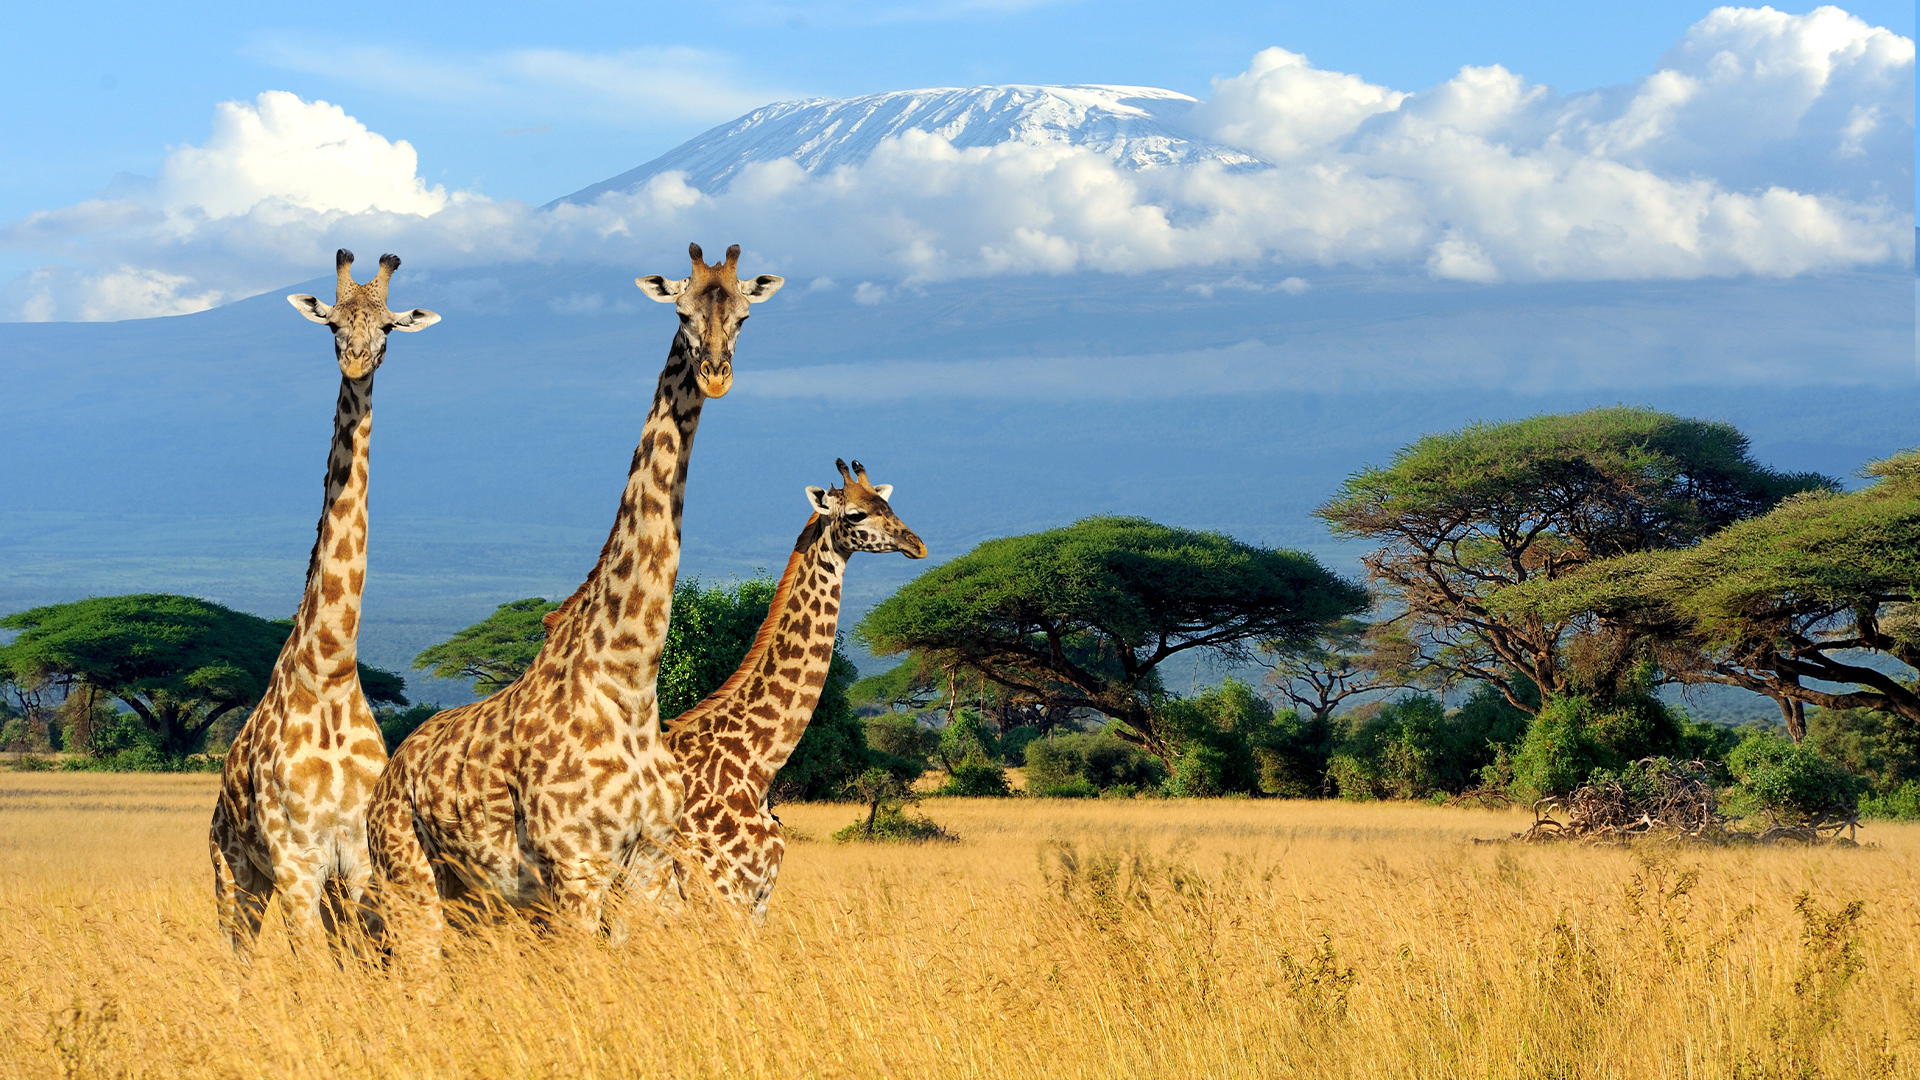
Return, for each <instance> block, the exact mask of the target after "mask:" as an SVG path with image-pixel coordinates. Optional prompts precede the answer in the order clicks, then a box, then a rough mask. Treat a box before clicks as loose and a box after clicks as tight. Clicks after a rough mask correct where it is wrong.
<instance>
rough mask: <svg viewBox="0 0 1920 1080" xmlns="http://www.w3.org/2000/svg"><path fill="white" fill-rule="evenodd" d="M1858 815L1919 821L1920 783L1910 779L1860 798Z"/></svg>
mask: <svg viewBox="0 0 1920 1080" xmlns="http://www.w3.org/2000/svg"><path fill="white" fill-rule="evenodd" d="M1860 816H1861V817H1863V818H1865V817H1870V818H1888V819H1891V820H1893V821H1920V783H1916V782H1914V781H1912V780H1909V781H1907V782H1906V783H1904V784H1901V785H1900V786H1899V787H1897V788H1894V789H1893V790H1892V791H1889V792H1886V793H1885V794H1882V795H1866V796H1863V797H1862V798H1861V799H1860Z"/></svg>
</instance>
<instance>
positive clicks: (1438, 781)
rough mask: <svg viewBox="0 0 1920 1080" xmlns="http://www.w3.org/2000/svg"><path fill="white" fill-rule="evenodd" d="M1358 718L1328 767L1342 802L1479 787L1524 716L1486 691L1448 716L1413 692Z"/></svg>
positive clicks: (1518, 731) (1522, 725) (1515, 738)
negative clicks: (1362, 717)
mask: <svg viewBox="0 0 1920 1080" xmlns="http://www.w3.org/2000/svg"><path fill="white" fill-rule="evenodd" d="M1361 716H1364V717H1365V718H1364V719H1359V718H1358V717H1356V718H1355V719H1359V722H1358V723H1357V724H1353V726H1352V727H1351V728H1350V729H1349V732H1348V734H1347V736H1346V738H1344V739H1343V740H1341V742H1340V744H1339V746H1338V747H1337V748H1336V750H1335V751H1334V753H1333V754H1332V755H1331V756H1330V757H1329V759H1328V762H1327V779H1328V783H1329V785H1330V786H1333V787H1334V788H1336V789H1337V790H1338V791H1339V793H1340V795H1341V797H1342V798H1347V799H1429V798H1433V797H1434V796H1436V795H1439V796H1442V797H1444V796H1446V795H1452V794H1458V793H1460V792H1462V791H1465V790H1466V789H1467V788H1469V787H1472V786H1474V785H1475V784H1478V783H1481V782H1483V774H1484V773H1485V770H1486V769H1487V768H1488V767H1489V766H1493V765H1495V764H1496V763H1497V762H1499V761H1501V760H1503V752H1504V749H1505V747H1506V746H1507V745H1508V744H1510V743H1512V742H1515V741H1518V739H1519V738H1520V734H1521V732H1522V731H1523V730H1524V728H1525V721H1526V719H1527V717H1526V714H1525V713H1523V712H1521V711H1520V710H1518V709H1515V708H1514V707H1513V706H1511V705H1509V704H1507V702H1506V701H1505V699H1503V698H1501V697H1500V696H1499V695H1498V694H1497V693H1496V692H1494V691H1493V690H1492V689H1491V688H1488V687H1485V686H1482V687H1479V688H1478V689H1477V690H1476V691H1475V692H1474V694H1473V695H1472V696H1471V697H1469V698H1468V699H1467V703H1466V704H1465V705H1463V706H1461V707H1460V708H1458V709H1455V710H1454V711H1452V712H1450V713H1449V712H1446V711H1445V710H1444V709H1442V707H1441V705H1440V702H1439V701H1438V700H1436V699H1435V698H1433V697H1431V696H1429V695H1426V694H1414V695H1410V696H1407V697H1403V698H1400V699H1398V700H1396V701H1392V702H1389V703H1388V704H1386V705H1384V706H1381V707H1380V708H1379V710H1378V711H1377V712H1375V713H1373V714H1372V715H1371V716H1366V715H1365V714H1364V713H1362V714H1361ZM1348 723H1350V724H1352V723H1353V721H1352V720H1349V721H1348Z"/></svg>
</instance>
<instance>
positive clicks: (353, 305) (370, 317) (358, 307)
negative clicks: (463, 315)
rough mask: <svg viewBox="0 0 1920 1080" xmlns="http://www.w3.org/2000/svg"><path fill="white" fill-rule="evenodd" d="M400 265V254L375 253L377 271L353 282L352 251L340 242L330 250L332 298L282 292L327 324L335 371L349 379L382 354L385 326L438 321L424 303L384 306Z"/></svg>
mask: <svg viewBox="0 0 1920 1080" xmlns="http://www.w3.org/2000/svg"><path fill="white" fill-rule="evenodd" d="M398 269H400V256H398V255H382V256H380V272H379V273H377V274H375V275H374V276H373V280H372V281H369V282H367V283H366V284H365V285H356V284H354V282H353V252H351V251H348V250H347V249H346V248H341V249H340V250H339V251H336V252H334V253H333V271H334V274H335V275H336V276H337V277H338V279H339V281H338V284H337V285H336V286H335V288H334V295H333V303H331V304H329V303H327V302H325V301H323V300H321V299H320V298H319V297H317V296H308V295H307V294H305V293H296V294H295V295H293V296H289V297H287V302H288V303H290V304H292V305H293V306H294V307H295V308H296V309H297V310H298V311H299V312H300V314H302V315H305V316H306V317H307V318H309V319H312V320H313V321H314V322H317V323H319V324H321V325H322V326H327V327H331V328H332V330H333V356H334V359H336V360H338V361H339V362H340V374H342V375H345V376H346V377H347V378H349V379H364V378H366V377H367V376H369V375H371V374H373V371H374V369H375V368H377V367H379V366H380V362H381V361H382V360H385V359H386V358H387V331H389V330H405V331H407V332H408V333H412V332H414V331H416V330H425V329H426V328H427V327H429V326H432V325H433V324H434V323H437V322H439V321H440V316H438V315H435V314H434V313H433V312H431V311H428V310H426V309H425V308H414V309H413V310H412V311H408V312H392V311H388V310H387V281H388V279H390V278H392V277H393V272H394V271H395V270H398Z"/></svg>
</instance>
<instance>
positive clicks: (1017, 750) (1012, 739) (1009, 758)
mask: <svg viewBox="0 0 1920 1080" xmlns="http://www.w3.org/2000/svg"><path fill="white" fill-rule="evenodd" d="M1042 734H1043V733H1042V732H1041V730H1040V729H1039V728H1037V727H1033V726H1031V725H1028V726H1024V727H1017V728H1014V729H1013V730H1012V731H1009V732H1007V733H1006V734H1005V735H1003V736H1001V737H1000V760H1002V761H1004V762H1006V763H1007V764H1009V765H1025V764H1026V763H1027V747H1028V746H1029V745H1030V744H1032V742H1033V740H1035V739H1038V738H1040V737H1041V735H1042Z"/></svg>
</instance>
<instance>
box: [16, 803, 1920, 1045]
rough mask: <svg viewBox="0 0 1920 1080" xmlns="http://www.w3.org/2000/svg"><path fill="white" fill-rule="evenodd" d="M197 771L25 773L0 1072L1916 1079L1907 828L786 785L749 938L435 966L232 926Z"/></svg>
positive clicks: (642, 943)
mask: <svg viewBox="0 0 1920 1080" xmlns="http://www.w3.org/2000/svg"><path fill="white" fill-rule="evenodd" d="M214 783H215V778H213V777H211V776H127V775H94V774H62V773H44V772H43V773H0V1077H16V1076H17V1077H176V1076H177V1077H223V1078H224V1077H233V1078H240V1077H248V1078H251V1077H344V1076H395V1077H421V1078H428V1077H446V1078H455V1077H460V1078H471V1077H540V1078H548V1077H734V1076H740V1077H862V1078H864V1077H945V1076H959V1077H1001V1076H1007V1077H1026V1076H1031V1077H1114V1078H1123V1077H1124V1078H1136V1077H1237V1076H1249V1077H1253V1076H1257V1077H1409V1078H1412V1077H1421V1078H1435V1077H1474V1078H1505V1077H1516V1078H1518V1077H1541V1078H1546V1077H1564V1078H1574V1077H1633V1078H1642V1077H1701V1078H1705V1077H1753V1078H1760V1077H1782V1078H1785V1077H1794V1078H1799V1077H1833V1078H1851V1077H1877V1076H1898V1077H1920V825H1898V824H1881V823H1874V824H1872V825H1871V827H1869V828H1867V829H1864V830H1863V831H1862V832H1861V833H1860V837H1859V839H1860V841H1861V846H1860V847H1820V848H1805V847H1787V846H1777V847H1766V848H1756V847H1746V848H1697V847H1676V846H1674V845H1671V844H1662V843H1659V842H1643V843H1641V844H1638V845H1636V846H1634V847H1631V848H1619V847H1607V848H1596V847H1581V846H1573V845H1560V846H1522V845H1517V844H1504V843H1502V844H1475V843H1473V840H1474V839H1476V838H1480V839H1486V838H1496V837H1504V836H1506V835H1507V834H1509V833H1511V832H1513V831H1515V830H1516V829H1518V828H1520V827H1521V826H1522V825H1523V824H1524V823H1525V822H1524V820H1523V819H1522V818H1521V817H1519V816H1517V815H1515V814H1512V813H1504V812H1494V811H1485V810H1462V809H1448V808H1439V807H1430V806H1416V805H1403V804H1349V803H1326V802H1287V801H1232V800H1223V801H1208V802H1178V801H1174V802H1167V801H1151V802H1149V801H1117V800H1100V801H1085V802H1070V801H1051V800H1037V799H1035V800H1026V799H1002V800H954V799H937V800H929V801H927V802H926V803H924V804H923V806H922V808H921V812H923V813H925V814H927V815H928V816H930V817H932V818H933V819H935V820H936V821H938V822H939V823H940V824H942V825H944V826H945V827H946V828H948V829H949V830H951V831H952V832H953V833H954V834H956V835H957V836H958V837H959V840H958V841H957V842H954V843H935V844H925V845H917V846H880V845H859V844H851V845H840V844H835V843H832V842H831V841H829V840H827V839H826V838H827V837H828V836H829V835H830V834H831V833H832V832H833V831H834V830H835V829H837V828H839V827H841V826H843V825H845V824H846V823H848V822H850V821H852V820H854V819H855V817H856V816H858V815H859V813H860V809H859V808H856V807H852V806H845V805H806V806H786V807H781V808H780V810H779V813H780V816H781V817H782V819H783V820H784V821H785V822H786V824H787V827H788V829H789V831H790V833H797V834H800V835H801V836H803V837H814V838H816V839H813V840H807V839H800V840H798V841H797V842H794V843H793V844H792V845H791V846H790V847H789V849H788V854H787V861H786V867H785V870H784V871H783V873H782V875H781V878H780V884H779V889H778V891H777V892H776V894H775V896H774V901H773V906H772V911H771V914H770V915H769V917H768V919H767V921H766V923H765V924H764V925H760V926H755V925H752V924H750V923H746V922H743V921H742V920H740V919H738V918H736V917H734V916H733V915H731V914H730V913H727V912H725V911H722V910H717V909H714V908H712V907H710V906H706V905H703V904H701V903H699V902H698V898H696V902H695V903H693V904H692V905H691V907H690V909H689V910H687V911H685V912H683V913H681V914H679V915H676V916H673V917H671V918H667V919H659V918H655V917H653V916H651V915H642V916H641V917H638V918H635V919H633V920H631V921H632V925H633V929H632V930H631V931H630V932H629V933H628V935H627V936H626V937H625V939H624V940H620V941H617V942H615V941H610V940H608V939H604V938H591V937H585V936H579V935H575V934H571V933H540V932H536V931H535V930H534V929H532V928H531V927H530V926H529V924H528V923H527V922H526V921H525V920H524V919H521V918H519V917H517V916H510V917H506V918H502V919H497V920H493V921H491V922H487V923H484V924H482V925H481V927H480V928H479V929H476V930H473V931H471V932H468V933H465V934H460V935H455V936H453V937H452V938H450V940H451V941H452V942H453V944H452V946H451V949H450V953H449V955H448V958H447V960H446V963H445V966H444V970H443V971H442V972H440V973H439V974H438V975H436V976H432V977H428V978H418V977H413V976H403V975H399V974H395V973H391V972H389V971H386V970H384V969H382V968H381V967H380V966H379V965H377V964H372V963H367V962H362V961H358V960H353V959H351V958H349V959H347V960H345V961H344V962H341V961H336V960H335V959H333V958H332V957H331V956H329V955H326V954H321V955H317V956H316V955H314V954H313V952H312V950H309V951H308V952H306V953H304V954H301V953H296V952H295V951H293V950H292V949H291V948H290V947H289V945H288V943H287V940H286V938H285V936H284V934H283V932H282V931H281V930H280V929H279V928H278V926H277V922H276V921H275V920H273V919H272V917H271V914H270V915H269V926H270V930H269V932H268V933H267V934H266V936H265V937H264V938H263V940H262V943H261V947H260V949H259V951H258V954H257V957H256V959H255V961H254V963H253V964H252V965H251V967H249V968H242V967H241V966H240V965H238V964H237V963H236V962H235V961H234V960H232V958H231V957H230V955H229V952H228V949H227V947H226V945H225V943H224V941H223V940H222V939H221V938H220V937H219V936H218V934H217V932H216V926H215V921H214V912H213V900H212V890H211V872H210V870H209V868H208V861H207V846H206V825H207V818H208V814H209V813H210V809H211V806H212V803H213V798H214Z"/></svg>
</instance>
